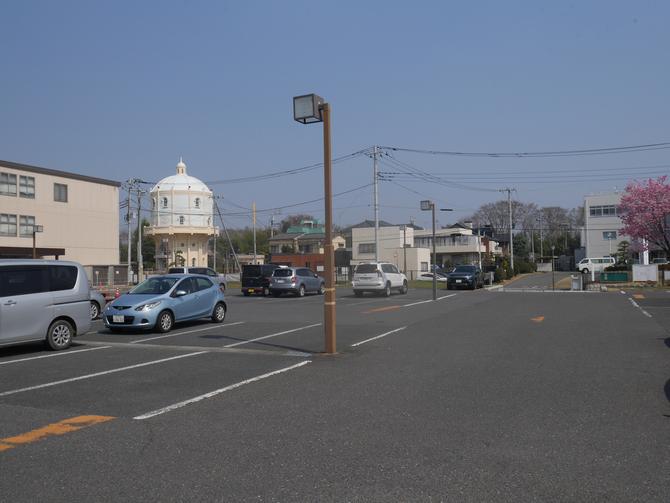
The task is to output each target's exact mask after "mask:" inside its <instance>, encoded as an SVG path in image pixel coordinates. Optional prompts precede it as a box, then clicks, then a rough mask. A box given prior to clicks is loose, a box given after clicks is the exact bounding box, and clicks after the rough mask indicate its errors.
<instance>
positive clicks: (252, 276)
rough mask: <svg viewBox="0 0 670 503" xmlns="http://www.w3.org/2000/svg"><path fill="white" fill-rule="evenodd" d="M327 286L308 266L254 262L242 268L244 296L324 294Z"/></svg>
mask: <svg viewBox="0 0 670 503" xmlns="http://www.w3.org/2000/svg"><path fill="white" fill-rule="evenodd" d="M325 286H326V282H325V280H324V279H323V278H322V277H321V276H319V275H318V274H316V273H315V272H314V271H312V270H311V269H308V268H307V267H287V266H281V265H276V264H252V265H245V266H244V267H243V268H242V276H241V290H242V294H243V295H244V296H249V295H252V294H261V295H264V296H267V295H272V296H273V297H279V296H280V295H282V294H283V293H290V294H293V295H297V296H298V297H304V296H305V294H307V293H316V294H319V295H323V293H324V291H325Z"/></svg>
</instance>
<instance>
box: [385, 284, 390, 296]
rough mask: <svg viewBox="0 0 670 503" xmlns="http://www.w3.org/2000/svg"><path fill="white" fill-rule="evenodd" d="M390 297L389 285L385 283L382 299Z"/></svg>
mask: <svg viewBox="0 0 670 503" xmlns="http://www.w3.org/2000/svg"><path fill="white" fill-rule="evenodd" d="M390 296H391V283H386V288H384V297H390Z"/></svg>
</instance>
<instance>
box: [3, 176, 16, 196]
mask: <svg viewBox="0 0 670 503" xmlns="http://www.w3.org/2000/svg"><path fill="white" fill-rule="evenodd" d="M0 194H2V195H3V196H15V195H16V175H12V174H11V173H0Z"/></svg>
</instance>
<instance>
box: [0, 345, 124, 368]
mask: <svg viewBox="0 0 670 503" xmlns="http://www.w3.org/2000/svg"><path fill="white" fill-rule="evenodd" d="M111 347H112V346H100V347H98V348H89V349H76V350H72V351H65V352H61V353H53V354H51V355H42V356H31V357H30V358H21V359H20V360H9V361H7V362H0V365H9V364H10V363H19V362H28V361H30V360H39V359H41V358H52V357H54V356H67V355H74V354H76V353H85V352H86V351H96V350H98V349H107V348H111Z"/></svg>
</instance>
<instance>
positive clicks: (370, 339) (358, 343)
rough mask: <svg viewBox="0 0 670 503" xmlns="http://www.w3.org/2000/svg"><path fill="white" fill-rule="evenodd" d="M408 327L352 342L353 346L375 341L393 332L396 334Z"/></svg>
mask: <svg viewBox="0 0 670 503" xmlns="http://www.w3.org/2000/svg"><path fill="white" fill-rule="evenodd" d="M406 328H407V327H400V328H396V329H395V330H391V331H390V332H386V333H384V334H381V335H377V336H375V337H370V338H369V339H365V340H364V341H361V342H357V343H356V344H352V345H351V347H352V348H353V347H356V346H360V345H361V344H365V343H366V342H370V341H374V340H376V339H381V338H382V337H386V336H387V335H391V334H394V333H396V332H400V331H401V330H405V329H406Z"/></svg>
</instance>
